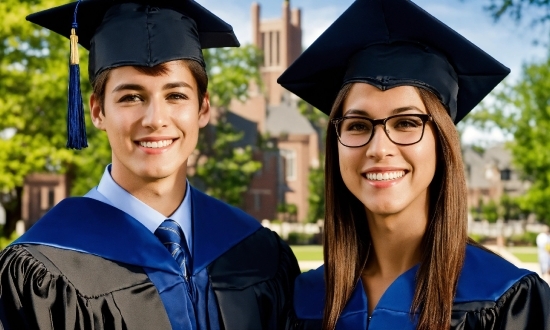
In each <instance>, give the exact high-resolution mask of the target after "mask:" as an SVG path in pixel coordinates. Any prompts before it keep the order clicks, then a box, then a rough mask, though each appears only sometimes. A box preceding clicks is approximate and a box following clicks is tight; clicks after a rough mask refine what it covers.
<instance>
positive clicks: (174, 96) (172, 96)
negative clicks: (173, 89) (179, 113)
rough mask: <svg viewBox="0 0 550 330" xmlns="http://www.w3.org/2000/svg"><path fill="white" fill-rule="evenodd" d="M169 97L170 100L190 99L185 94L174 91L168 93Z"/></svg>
mask: <svg viewBox="0 0 550 330" xmlns="http://www.w3.org/2000/svg"><path fill="white" fill-rule="evenodd" d="M168 99H170V100H188V99H189V98H188V97H187V95H185V94H181V93H172V94H170V95H168Z"/></svg>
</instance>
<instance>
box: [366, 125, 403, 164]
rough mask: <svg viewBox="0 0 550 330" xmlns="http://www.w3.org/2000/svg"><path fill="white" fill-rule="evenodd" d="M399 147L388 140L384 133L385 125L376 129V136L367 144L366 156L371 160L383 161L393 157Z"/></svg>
mask: <svg viewBox="0 0 550 330" xmlns="http://www.w3.org/2000/svg"><path fill="white" fill-rule="evenodd" d="M396 148H397V146H396V145H395V144H394V143H393V142H392V141H391V140H390V139H389V138H388V135H387V134H386V132H385V131H384V125H376V126H375V127H374V135H373V136H372V139H371V140H370V142H369V143H368V144H367V151H366V155H367V157H369V158H375V159H383V158H385V157H387V156H392V155H394V154H395V152H396Z"/></svg>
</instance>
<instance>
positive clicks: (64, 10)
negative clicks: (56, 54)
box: [26, 0, 240, 50]
mask: <svg viewBox="0 0 550 330" xmlns="http://www.w3.org/2000/svg"><path fill="white" fill-rule="evenodd" d="M121 2H128V1H115V0H83V1H81V3H80V5H79V7H78V13H77V23H78V31H77V34H78V41H79V43H80V44H81V45H82V46H83V47H84V48H86V49H88V50H89V49H90V40H91V39H92V37H93V36H94V33H95V31H96V29H97V27H98V26H99V25H100V24H101V22H102V21H103V16H104V15H105V13H106V12H107V10H108V9H109V8H110V7H111V6H113V5H114V4H116V3H121ZM132 2H136V3H139V2H144V3H147V1H132ZM76 4H77V2H72V3H69V4H66V5H62V6H59V7H54V8H50V9H47V10H44V11H41V12H38V13H34V14H31V15H29V16H27V17H26V18H27V20H28V21H30V22H32V23H35V24H38V25H40V26H42V27H45V28H47V29H49V30H52V31H54V32H56V33H58V34H60V35H62V36H64V37H67V38H69V36H70V34H71V26H72V23H73V15H74V10H75V7H76ZM154 4H155V5H157V6H166V7H169V8H172V9H174V10H177V11H179V12H182V13H185V15H187V16H189V17H192V18H193V20H194V21H195V23H196V24H197V29H198V34H199V39H200V44H201V48H203V49H205V48H218V47H238V46H239V45H240V44H239V41H238V40H237V37H236V36H235V33H234V32H233V28H232V27H231V25H229V24H227V23H226V22H224V21H223V20H222V19H220V18H219V17H217V16H216V15H214V14H213V13H211V12H210V11H208V10H207V9H206V8H204V7H202V6H201V5H200V4H198V3H197V2H195V1H193V0H184V1H173V0H172V1H166V0H156V1H154Z"/></svg>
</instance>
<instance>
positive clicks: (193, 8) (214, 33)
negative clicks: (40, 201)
mask: <svg viewBox="0 0 550 330" xmlns="http://www.w3.org/2000/svg"><path fill="white" fill-rule="evenodd" d="M27 20H29V21H31V22H33V23H36V24H38V25H41V26H43V27H45V28H47V29H50V30H52V31H54V32H57V33H59V34H61V35H63V36H65V37H67V38H72V40H75V41H76V40H78V43H79V44H81V45H82V46H83V47H84V48H86V49H88V50H89V51H90V53H89V58H90V61H89V64H88V72H89V77H90V81H93V80H94V79H95V78H96V77H97V75H98V74H99V73H101V72H102V71H103V70H105V69H110V68H116V67H120V66H127V65H131V66H148V67H153V66H156V65H158V64H161V63H164V62H168V61H173V60H179V59H191V60H196V61H197V62H199V63H200V64H202V65H203V66H204V60H203V56H202V51H201V50H202V49H203V48H216V47H238V46H239V42H238V40H237V38H236V36H235V34H234V33H233V28H232V27H231V25H229V24H227V23H226V22H224V21H223V20H221V19H220V18H219V17H217V16H216V15H214V14H212V13H211V12H210V11H208V10H207V9H205V8H204V7H202V6H201V5H199V4H198V3H197V2H195V1H194V0H126V1H124V0H81V1H77V2H73V3H70V4H66V5H63V6H59V7H55V8H51V9H47V10H44V11H41V12H38V13H34V14H31V15H29V16H27ZM71 29H74V30H76V31H74V30H73V36H72V37H71ZM74 32H76V34H78V39H76V37H75V36H74ZM72 48H73V47H72ZM74 48H76V46H75V47H74ZM71 57H74V56H73V55H72V56H71ZM76 57H77V56H76ZM71 64H74V63H73V61H71ZM72 69H73V65H71V70H72ZM72 75H73V73H72V71H71V80H74V79H73V77H72ZM72 85H73V83H70V86H69V143H68V146H69V147H74V146H73V145H74V144H72V143H71V142H70V141H71V130H72V129H75V127H83V124H82V123H80V124H78V123H76V122H73V120H72V119H71V113H72V112H71V107H72V105H71V102H72V103H75V107H76V108H78V101H74V98H73V95H72V94H74V93H73V90H76V89H78V88H79V87H77V86H75V88H73V86H72ZM73 101H74V102H73ZM80 103H81V101H80ZM79 116H80V115H77V117H79ZM80 117H82V120H83V114H82V115H81V116H80ZM78 119H79V120H80V118H78ZM78 130H79V132H81V131H82V130H81V129H78ZM84 134H85V130H84ZM80 139H81V138H79V140H80ZM84 140H85V136H84ZM76 145H77V147H76V148H77V149H80V148H81V147H83V145H82V143H81V142H78V143H76ZM78 146H80V147H78Z"/></svg>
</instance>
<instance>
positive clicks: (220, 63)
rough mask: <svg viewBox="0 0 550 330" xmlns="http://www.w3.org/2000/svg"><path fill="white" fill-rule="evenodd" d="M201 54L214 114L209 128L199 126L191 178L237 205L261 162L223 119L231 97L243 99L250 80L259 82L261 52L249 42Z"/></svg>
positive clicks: (212, 193) (210, 192) (240, 133)
mask: <svg viewBox="0 0 550 330" xmlns="http://www.w3.org/2000/svg"><path fill="white" fill-rule="evenodd" d="M203 54H204V59H205V61H206V68H207V71H208V77H209V80H210V86H209V93H210V101H211V104H212V106H214V107H216V109H217V115H218V116H217V118H215V119H214V120H215V123H214V124H213V127H212V129H210V130H209V129H203V130H202V132H201V134H200V136H199V145H198V148H197V150H198V153H197V154H196V158H197V159H198V162H197V169H196V174H195V177H194V178H192V179H191V180H192V181H194V183H196V184H197V185H199V186H201V184H202V186H204V189H205V190H206V193H208V194H209V195H211V196H214V197H217V198H219V199H221V200H224V201H226V202H228V203H230V204H233V205H236V206H240V205H242V202H243V200H242V197H243V194H244V192H245V191H246V190H247V189H248V187H249V185H250V181H251V180H252V176H253V175H254V173H256V172H257V171H258V170H259V169H260V168H261V163H260V162H258V161H256V160H254V150H253V148H252V146H244V147H238V142H239V141H240V140H241V139H242V138H243V136H244V133H243V132H237V131H236V130H235V129H234V128H233V126H232V125H231V124H230V123H229V122H228V121H227V109H228V107H229V104H230V103H231V100H233V99H236V100H240V101H244V100H246V98H247V95H248V94H247V92H248V87H249V85H250V83H251V81H255V82H256V83H258V84H259V82H260V77H259V67H260V61H261V54H260V52H259V51H258V49H257V48H255V47H253V46H251V45H247V46H244V47H240V48H218V49H208V50H205V51H204V52H203ZM197 179H198V180H197ZM197 181H199V182H197Z"/></svg>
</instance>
